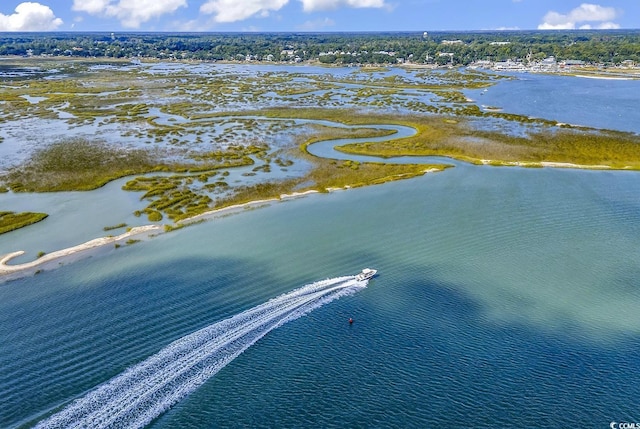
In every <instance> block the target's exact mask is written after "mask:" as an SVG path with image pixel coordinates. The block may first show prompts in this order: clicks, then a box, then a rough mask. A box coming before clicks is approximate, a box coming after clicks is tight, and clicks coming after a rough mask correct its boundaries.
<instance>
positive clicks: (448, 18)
mask: <svg viewBox="0 0 640 429" xmlns="http://www.w3.org/2000/svg"><path fill="white" fill-rule="evenodd" d="M581 28H582V29H608V28H626V29H639V28H640V0H597V1H594V2H588V1H580V0H577V1H575V0H31V1H23V0H2V1H1V2H0V31H420V32H422V31H437V30H512V29H513V30H531V29H581Z"/></svg>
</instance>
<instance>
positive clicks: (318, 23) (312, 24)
mask: <svg viewBox="0 0 640 429" xmlns="http://www.w3.org/2000/svg"><path fill="white" fill-rule="evenodd" d="M334 25H336V23H335V21H334V20H333V19H330V18H324V19H322V18H320V19H316V20H313V21H306V22H305V23H303V24H301V25H299V26H297V27H296V28H297V29H298V30H301V31H318V30H321V29H323V28H327V27H333V26H334Z"/></svg>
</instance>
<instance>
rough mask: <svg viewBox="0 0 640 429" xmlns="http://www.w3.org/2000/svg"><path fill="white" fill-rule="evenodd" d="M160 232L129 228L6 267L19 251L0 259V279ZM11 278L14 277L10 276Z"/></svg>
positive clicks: (153, 228) (153, 227)
mask: <svg viewBox="0 0 640 429" xmlns="http://www.w3.org/2000/svg"><path fill="white" fill-rule="evenodd" d="M161 230H162V226H160V225H145V226H138V227H135V228H131V229H130V230H129V231H127V232H125V233H124V234H120V235H117V236H109V237H100V238H96V239H93V240H90V241H87V242H86V243H82V244H78V245H77V246H72V247H67V248H66V249H62V250H56V251H55V252H51V253H47V254H45V255H43V256H42V257H40V258H38V259H36V260H34V261H31V262H25V263H23V264H17V265H8V264H7V263H8V262H9V261H10V260H11V259H13V258H15V257H16V256H20V255H23V254H24V251H23V250H19V251H17V252H12V253H8V254H6V255H4V256H2V258H0V277H4V276H9V275H11V274H16V273H21V272H25V271H30V270H32V269H34V268H38V267H42V266H44V265H45V264H47V263H49V262H53V261H60V263H62V260H63V259H66V258H68V257H70V256H72V255H76V254H79V253H82V252H85V251H87V250H90V249H95V248H97V247H101V246H105V245H107V244H111V243H118V242H121V241H123V240H127V239H131V238H132V237H135V236H144V235H147V236H148V235H149V234H151V233H157V232H158V231H161ZM11 277H12V278H13V277H15V276H11Z"/></svg>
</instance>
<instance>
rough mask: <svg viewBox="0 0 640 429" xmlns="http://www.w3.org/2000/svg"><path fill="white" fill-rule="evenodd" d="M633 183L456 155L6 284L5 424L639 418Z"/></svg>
mask: <svg viewBox="0 0 640 429" xmlns="http://www.w3.org/2000/svg"><path fill="white" fill-rule="evenodd" d="M585 81H587V80H586V79H585ZM589 81H590V80H589ZM639 179H640V175H639V174H638V173H635V172H610V171H578V170H561V169H548V168H545V169H522V168H494V167H488V166H469V165H465V164H463V163H456V167H455V168H453V169H448V170H446V171H444V172H442V173H437V174H428V175H426V176H424V177H420V178H416V179H412V180H407V181H400V182H394V183H388V184H385V185H379V186H372V187H367V188H358V189H351V190H348V191H338V192H333V193H330V194H315V195H310V196H307V197H305V198H301V199H295V200H289V201H285V202H281V203H274V204H271V205H269V206H268V207H261V208H259V209H253V210H245V211H241V212H239V213H236V214H233V215H230V216H221V217H218V218H216V219H213V220H211V221H209V222H205V223H202V224H199V225H195V226H191V227H188V228H185V229H182V230H178V231H175V232H172V233H170V234H164V235H160V236H158V237H155V238H153V239H151V240H149V241H145V242H141V243H137V244H135V245H131V246H125V247H122V248H119V249H115V248H104V249H101V250H99V251H96V252H92V254H91V256H90V257H88V258H85V259H82V260H79V261H76V262H74V263H71V264H66V265H63V266H61V267H60V268H58V269H56V270H53V271H46V272H43V273H41V274H38V275H35V276H32V277H28V278H23V279H20V280H14V281H10V282H7V283H3V284H0V405H2V406H0V427H3V428H4V427H7V428H15V427H32V426H36V425H38V422H40V423H39V424H40V427H56V426H55V425H54V423H56V422H58V423H59V424H60V426H59V427H66V426H67V423H69V422H71V421H73V422H74V423H76V424H77V425H78V426H80V427H82V426H84V427H101V426H102V425H104V426H107V427H109V424H110V421H111V420H110V419H113V421H111V426H110V427H127V425H131V424H132V422H134V421H140V422H142V424H146V426H148V427H152V428H176V427H179V428H208V427H229V428H236V427H252V428H254V427H255V428H262V427H264V428H272V427H305V428H306V427H326V428H333V427H335V428H338V427H339V428H343V427H384V428H406V427H425V428H426V427H486V428H494V427H514V428H515V427H517V428H521V427H536V428H557V427H575V426H579V427H585V428H606V427H607V426H608V425H609V424H610V422H613V421H615V422H637V421H639V420H640V415H639V411H638V398H639V397H640V354H639V353H638V346H639V344H640V311H638V309H639V308H640V281H638V278H639V275H640V269H639V268H638V266H640V248H639V246H638V243H639V242H640V199H639V198H638V195H640V180H639ZM87 195H91V194H87ZM94 195H95V194H94ZM73 198H74V200H73V201H76V200H75V198H76V196H75V195H74V196H73ZM88 198H94V197H88ZM73 204H78V203H77V202H74V203H73ZM118 204H121V205H123V206H126V201H121V202H120V203H118ZM98 215H99V213H96V216H98ZM105 224H109V222H106V223H105ZM29 229H30V228H27V229H26V230H25V231H28V230H29ZM13 237H18V238H19V237H20V236H18V235H14V236H13ZM27 237H28V240H35V238H34V237H32V235H31V233H30V234H28V235H27ZM16 240H17V239H16ZM16 242H17V241H16ZM364 267H373V268H376V269H378V270H379V274H378V276H376V277H375V278H374V279H372V280H371V281H370V282H369V283H368V285H366V287H361V286H362V285H355V284H353V283H350V282H351V281H352V280H351V277H349V276H352V275H353V274H355V273H357V272H359V271H360V270H361V269H362V268H364ZM292 291H293V292H292ZM349 318H353V319H354V323H353V324H349V323H348V320H349ZM194 374H195V375H194ZM198 374H205V375H206V377H204V378H203V377H200V378H198V377H199V375H198ZM194 377H195V378H194ZM149 392H152V394H150V393H149ZM174 398H178V399H179V400H177V399H174ZM74 401H76V402H74ZM136 401H137V402H136ZM69 416H75V417H73V418H71V419H69V418H68V417H69ZM140 416H142V417H140ZM65 419H66V420H65Z"/></svg>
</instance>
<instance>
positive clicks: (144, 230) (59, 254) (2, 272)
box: [0, 190, 318, 277]
mask: <svg viewBox="0 0 640 429" xmlns="http://www.w3.org/2000/svg"><path fill="white" fill-rule="evenodd" d="M317 192H318V191H314V190H310V191H306V192H294V193H292V194H282V195H280V197H279V198H270V199H265V200H256V201H250V202H248V203H244V204H236V205H234V206H229V207H224V208H221V209H215V210H211V211H208V212H205V213H202V214H199V215H197V216H193V217H190V218H187V219H183V220H181V221H179V222H177V223H178V224H183V225H184V224H189V223H193V222H196V221H199V220H205V219H208V218H211V217H213V216H215V215H218V214H220V213H223V212H229V211H233V210H238V209H243V208H248V207H251V206H257V205H260V204H264V203H270V202H276V201H282V200H286V199H290V198H298V197H303V196H305V195H308V194H314V193H317ZM150 232H156V233H157V234H160V233H163V232H164V231H163V226H162V225H145V226H137V227H134V228H131V230H129V231H127V232H125V233H124V234H120V235H118V236H114V237H100V238H96V239H93V240H90V241H87V242H86V243H82V244H78V245H77V246H73V247H68V248H66V249H62V250H57V251H55V252H51V253H47V254H45V255H43V256H42V257H40V258H38V259H36V260H35V261H31V262H25V263H23V264H17V265H8V263H9V261H11V259H13V258H15V257H17V256H20V255H23V254H24V253H25V252H24V251H23V250H19V251H17V252H12V253H8V254H5V255H3V256H2V257H1V258H0V277H3V276H7V275H9V274H16V273H19V272H21V271H26V270H29V269H32V268H36V267H38V266H40V265H43V264H45V263H47V262H51V261H55V260H57V259H61V258H64V257H67V256H70V255H74V254H77V253H80V252H83V251H87V250H90V249H94V248H96V247H100V246H104V245H107V244H110V243H117V242H119V241H122V240H124V239H128V238H131V237H133V236H136V235H141V234H148V233H150Z"/></svg>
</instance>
